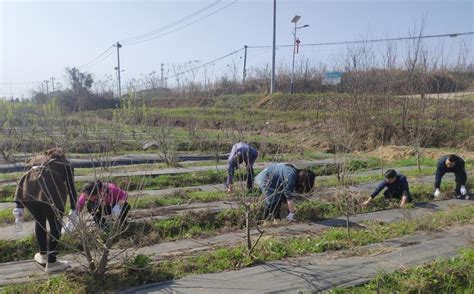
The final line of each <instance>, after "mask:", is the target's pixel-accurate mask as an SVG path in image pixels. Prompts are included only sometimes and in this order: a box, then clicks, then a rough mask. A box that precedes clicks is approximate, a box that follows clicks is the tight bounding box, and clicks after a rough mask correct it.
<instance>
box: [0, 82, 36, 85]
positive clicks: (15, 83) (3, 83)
mask: <svg viewBox="0 0 474 294" xmlns="http://www.w3.org/2000/svg"><path fill="white" fill-rule="evenodd" d="M41 83H43V82H12V83H7V82H2V83H0V85H24V84H41Z"/></svg>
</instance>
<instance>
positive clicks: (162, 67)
mask: <svg viewBox="0 0 474 294" xmlns="http://www.w3.org/2000/svg"><path fill="white" fill-rule="evenodd" d="M164 66H165V65H164V64H163V63H161V87H163V88H164V87H165V80H164V77H163V72H164V71H165V69H164Z"/></svg>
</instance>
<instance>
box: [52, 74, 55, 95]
mask: <svg viewBox="0 0 474 294" xmlns="http://www.w3.org/2000/svg"><path fill="white" fill-rule="evenodd" d="M54 80H55V78H54V77H51V87H52V88H53V92H54Z"/></svg>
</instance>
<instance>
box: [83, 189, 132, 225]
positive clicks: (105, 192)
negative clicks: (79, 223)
mask: <svg viewBox="0 0 474 294" xmlns="http://www.w3.org/2000/svg"><path fill="white" fill-rule="evenodd" d="M127 198H128V194H127V192H126V191H124V190H122V189H120V188H119V187H118V186H117V185H115V184H114V183H102V182H101V181H99V180H97V181H95V182H89V183H87V184H86V185H85V186H84V188H83V190H82V193H81V195H80V196H79V200H78V202H77V209H78V210H79V211H82V210H83V209H84V207H87V211H89V213H90V214H91V215H92V216H93V217H94V221H95V222H96V224H98V225H99V226H100V227H101V228H104V226H105V223H106V221H105V218H104V215H114V216H116V217H118V218H119V219H120V223H123V222H124V221H125V219H126V217H127V214H128V211H129V210H130V204H128V202H127Z"/></svg>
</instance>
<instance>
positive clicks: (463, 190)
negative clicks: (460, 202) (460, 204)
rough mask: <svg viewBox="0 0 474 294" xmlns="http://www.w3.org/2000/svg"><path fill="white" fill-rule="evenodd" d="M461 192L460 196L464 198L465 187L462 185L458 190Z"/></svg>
mask: <svg viewBox="0 0 474 294" xmlns="http://www.w3.org/2000/svg"><path fill="white" fill-rule="evenodd" d="M459 191H460V192H461V195H462V196H465V195H466V194H467V190H466V187H465V186H464V185H462V186H461V189H460V190H459Z"/></svg>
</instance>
